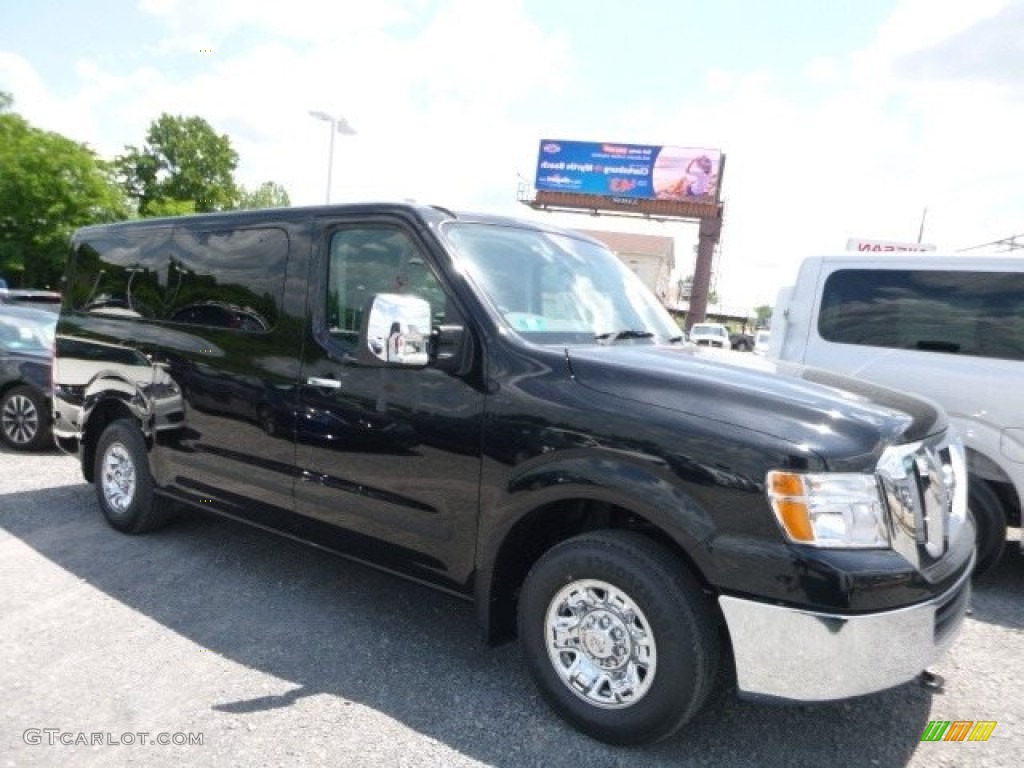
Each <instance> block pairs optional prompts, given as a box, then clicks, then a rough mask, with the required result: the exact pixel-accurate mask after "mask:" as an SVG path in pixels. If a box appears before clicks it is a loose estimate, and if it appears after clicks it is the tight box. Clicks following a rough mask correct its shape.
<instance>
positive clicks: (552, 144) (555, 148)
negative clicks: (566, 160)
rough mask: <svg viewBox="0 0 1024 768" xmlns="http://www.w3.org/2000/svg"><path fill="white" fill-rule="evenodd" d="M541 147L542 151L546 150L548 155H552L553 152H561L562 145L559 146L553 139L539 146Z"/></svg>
mask: <svg viewBox="0 0 1024 768" xmlns="http://www.w3.org/2000/svg"><path fill="white" fill-rule="evenodd" d="M541 149H542V150H543V151H544V152H547V153H548V154H549V155H552V154H554V153H555V152H561V151H562V147H561V146H559V145H558V144H555V142H553V141H550V142H548V143H547V144H545V145H544V146H543V147H541Z"/></svg>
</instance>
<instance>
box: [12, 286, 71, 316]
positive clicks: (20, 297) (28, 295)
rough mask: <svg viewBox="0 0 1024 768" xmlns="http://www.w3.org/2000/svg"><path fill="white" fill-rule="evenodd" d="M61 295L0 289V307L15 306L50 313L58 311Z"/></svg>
mask: <svg viewBox="0 0 1024 768" xmlns="http://www.w3.org/2000/svg"><path fill="white" fill-rule="evenodd" d="M60 302H61V295H60V294H59V293H57V292H56V291H37V290H31V289H28V290H26V289H21V288H16V289H10V290H8V289H2V288H0V305H4V304H6V305H15V306H22V307H32V308H34V309H48V310H50V311H51V312H57V311H59V310H60Z"/></svg>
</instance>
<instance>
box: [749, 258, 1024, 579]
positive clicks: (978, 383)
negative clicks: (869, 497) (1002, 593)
mask: <svg viewBox="0 0 1024 768" xmlns="http://www.w3.org/2000/svg"><path fill="white" fill-rule="evenodd" d="M768 354H769V356H770V357H775V358H780V359H783V360H791V361H795V362H800V363H804V364H806V365H811V366H815V367H818V368H824V369H827V370H831V371H836V372H839V373H844V374H848V375H853V376H857V377H859V378H862V379H866V380H868V381H872V382H875V383H878V384H882V385H885V386H887V387H890V388H894V389H898V390H902V391H905V392H913V393H915V394H920V395H924V396H925V397H929V398H931V399H933V400H936V401H938V402H939V403H941V404H942V405H943V406H945V408H946V410H947V411H948V412H949V416H950V419H951V420H952V421H953V422H954V423H955V424H956V425H957V427H958V428H959V429H960V431H961V433H962V435H963V439H964V443H965V444H966V447H967V450H968V460H969V465H968V466H969V470H970V475H971V483H970V497H969V503H970V507H971V511H972V513H973V514H974V516H975V518H976V520H977V523H978V529H979V532H978V568H977V572H978V573H980V572H983V571H985V570H988V569H990V568H991V567H992V566H993V565H994V564H995V563H996V562H997V561H998V559H999V556H1000V554H1001V552H1002V550H1003V547H1004V544H1005V541H1006V526H1007V524H1010V525H1020V519H1021V499H1022V498H1024V258H1021V257H1013V256H1006V255H1001V256H1000V255H985V256H979V255H967V254H959V255H949V256H939V255H935V254H934V253H927V254H925V253H901V254H892V255H886V256H879V255H878V254H845V255H840V256H817V257H812V258H808V259H806V260H805V261H804V262H803V264H802V265H801V267H800V270H799V272H798V274H797V279H796V282H795V283H794V284H793V285H792V286H791V287H788V288H784V289H783V290H782V291H780V293H779V297H778V300H777V302H776V306H775V310H774V316H773V320H772V328H771V340H770V342H769V349H768ZM921 514H927V510H923V511H922V512H921Z"/></svg>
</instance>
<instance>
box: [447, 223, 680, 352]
mask: <svg viewBox="0 0 1024 768" xmlns="http://www.w3.org/2000/svg"><path fill="white" fill-rule="evenodd" d="M443 234H444V236H445V238H446V239H447V240H448V242H449V243H450V244H451V245H452V246H453V248H454V250H455V252H456V254H457V258H458V260H459V263H460V264H461V266H462V267H463V268H464V269H465V271H466V272H467V273H468V275H469V277H470V279H471V280H473V282H474V283H475V284H476V285H477V286H478V287H479V289H480V290H481V291H482V293H483V294H484V295H485V296H486V298H487V300H488V301H489V302H490V304H491V305H492V306H493V308H494V309H495V310H496V311H497V312H498V314H500V315H501V317H502V319H503V320H504V322H505V323H507V324H508V325H509V326H510V327H512V328H513V329H515V331H516V332H518V333H519V334H521V335H522V336H523V337H524V338H526V339H529V340H531V341H535V342H538V343H557V344H597V343H608V342H611V341H626V340H629V341H633V342H639V343H666V342H669V341H677V340H680V338H681V335H682V334H681V332H680V330H679V327H678V326H677V325H676V324H675V322H674V321H673V320H672V317H671V316H670V315H669V314H668V312H667V311H666V310H665V308H664V307H662V306H661V304H660V303H659V302H658V300H657V299H656V298H655V297H654V295H653V294H652V293H651V292H650V290H648V288H647V286H645V285H644V284H643V282H642V281H641V280H640V278H638V277H637V276H636V275H635V274H634V273H633V272H631V271H630V270H629V269H628V268H627V267H626V266H625V265H624V264H623V263H622V262H621V261H619V259H618V258H617V257H616V256H615V255H614V254H613V253H611V252H610V251H608V250H607V249H606V248H604V247H602V246H600V245H597V244H595V243H593V242H590V241H588V240H585V239H582V238H577V237H572V236H570V235H563V234H558V233H553V232H544V231H540V230H534V229H526V228H519V227H514V226H506V225H494V224H479V223H468V222H452V223H450V224H448V225H447V226H446V227H445V228H444V231H443Z"/></svg>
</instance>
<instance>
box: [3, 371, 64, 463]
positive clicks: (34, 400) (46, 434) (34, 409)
mask: <svg viewBox="0 0 1024 768" xmlns="http://www.w3.org/2000/svg"><path fill="white" fill-rule="evenodd" d="M0 437H3V440H4V442H5V443H6V444H7V445H9V446H10V447H11V448H14V449H16V450H19V451H38V450H40V449H42V448H45V447H47V446H48V445H49V444H50V443H51V439H50V418H49V406H48V404H47V402H46V399H45V398H44V397H43V396H42V395H40V394H39V393H38V392H36V391H35V390H34V389H32V388H31V387H27V386H24V385H22V386H17V387H12V388H11V389H9V390H7V392H5V393H4V395H3V397H2V398H0Z"/></svg>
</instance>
